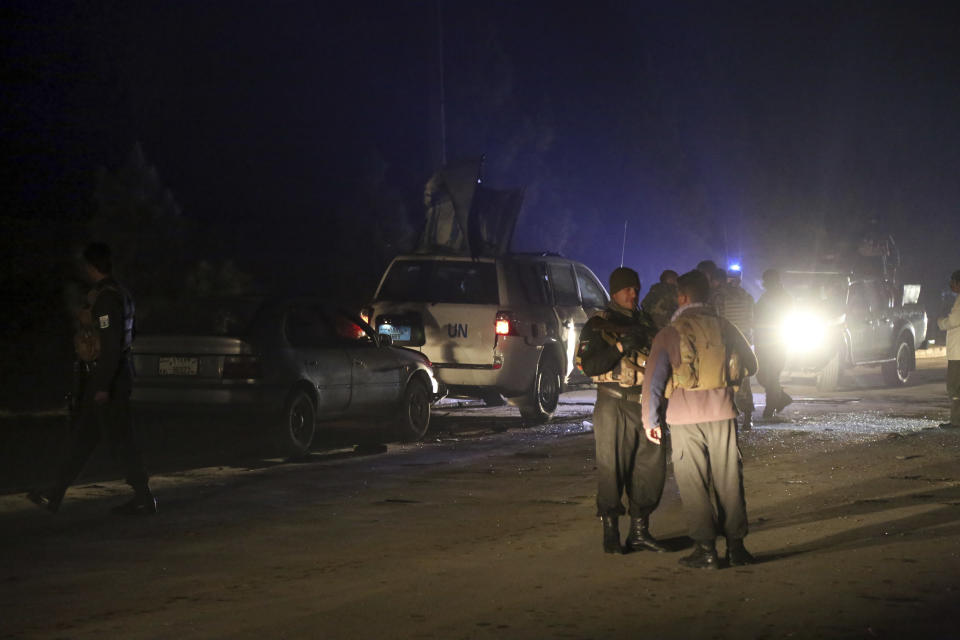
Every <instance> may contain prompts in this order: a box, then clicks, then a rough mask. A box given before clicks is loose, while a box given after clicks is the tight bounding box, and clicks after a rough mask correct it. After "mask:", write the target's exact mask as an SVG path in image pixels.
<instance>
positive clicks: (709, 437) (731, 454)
mask: <svg viewBox="0 0 960 640" xmlns="http://www.w3.org/2000/svg"><path fill="white" fill-rule="evenodd" d="M763 282H764V294H763V296H761V298H760V300H759V301H757V302H756V303H755V302H754V300H753V298H752V297H751V296H750V294H749V293H747V291H745V290H744V289H743V287H742V282H741V275H740V272H739V271H736V270H731V271H726V270H724V269H721V268H719V267H717V265H716V264H715V263H714V262H712V261H710V260H705V261H703V262H701V263H700V264H698V265H697V268H696V269H695V270H692V271H690V272H688V273H685V274H683V275H679V274H677V272H676V271H672V270H666V271H664V272H663V273H662V274H661V275H660V281H659V282H657V283H656V284H654V285H653V286H652V287H650V290H649V292H648V293H647V295H646V296H644V298H643V300H642V302H641V303H640V304H639V306H638V305H637V300H638V298H639V292H640V289H641V283H640V278H639V276H638V275H637V273H636V272H635V271H633V270H632V269H629V268H626V267H620V268H618V269H616V270H615V271H614V272H613V273H612V274H611V275H610V281H609V285H610V294H611V301H610V305H609V307H608V308H607V309H606V310H605V311H604V312H603V313H601V314H599V315H598V316H595V317H594V318H591V319H590V320H589V321H588V322H587V324H586V325H585V326H584V329H583V331H582V333H581V336H580V343H579V345H578V349H577V358H578V364H579V366H580V368H581V369H582V370H583V371H584V373H586V374H587V375H589V376H590V377H591V378H592V379H593V380H594V382H596V384H597V404H596V407H595V409H594V437H595V442H596V455H597V471H598V476H599V477H598V489H597V515H598V516H599V517H600V519H601V522H602V524H603V549H604V551H606V552H608V553H621V552H631V551H642V550H652V551H657V552H664V551H667V550H668V549H667V547H665V546H664V545H663V544H661V543H660V542H659V541H658V540H656V539H655V538H654V537H653V536H652V535H651V533H650V515H651V513H652V512H653V511H654V509H656V507H657V505H658V504H659V502H660V498H661V495H662V492H663V485H664V474H665V468H666V455H667V454H666V449H667V446H665V440H664V438H665V436H666V433H667V431H668V430H667V425H669V434H670V449H671V455H672V460H673V465H674V473H675V475H676V478H677V484H678V487H679V489H680V495H681V499H682V501H683V504H684V510H685V515H686V520H687V524H688V528H689V533H690V537H691V538H692V539H693V540H694V542H695V548H694V551H693V553H692V554H690V555H689V556H686V557H684V558H682V559H681V561H680V562H681V564H684V565H686V566H689V567H693V568H704V569H715V568H718V567H719V564H720V560H719V556H718V554H717V550H716V541H717V539H718V538H719V537H724V538H725V539H726V562H727V563H728V564H729V565H732V566H737V565H745V564H750V563H752V562H753V561H754V559H753V557H752V556H751V555H750V553H749V552H748V551H747V550H746V547H745V546H744V544H743V539H744V537H745V536H746V534H747V515H746V502H745V499H744V494H743V472H742V463H741V460H740V451H739V448H738V446H737V433H738V431H746V430H749V429H751V428H752V425H753V413H754V410H755V407H754V403H753V392H752V389H751V388H750V377H751V376H753V375H755V374H759V371H763V370H766V371H767V374H766V375H762V376H761V377H760V378H759V381H760V383H761V384H762V385H763V386H764V390H765V392H766V403H765V407H764V412H763V415H764V418H765V419H770V418H772V417H773V416H775V415H776V414H777V413H779V412H781V411H783V409H784V408H785V407H786V406H787V405H788V404H790V402H791V399H790V396H789V395H787V394H786V392H784V391H783V389H782V388H781V387H780V383H779V379H780V373H781V371H782V370H783V366H784V364H785V360H786V352H785V347H784V345H783V344H782V343H781V342H780V336H779V333H778V331H776V330H775V329H774V325H775V320H774V318H776V317H777V316H779V314H780V313H781V312H782V311H783V309H784V307H785V305H787V304H789V301H788V298H787V297H786V296H787V294H786V292H785V291H784V289H783V287H782V285H781V284H780V280H779V274H778V273H777V272H776V271H775V270H769V271H767V272H765V273H764V278H763ZM754 340H756V356H755V355H754V348H753V343H754ZM758 358H759V359H760V364H759V367H758ZM624 495H626V499H627V504H628V509H626V510H625V509H624V507H623V503H622V498H623V496H624ZM625 513H629V515H630V525H629V533H628V535H627V538H626V542H625V544H623V545H621V543H620V527H619V523H618V518H619V516H621V515H624V514H625Z"/></svg>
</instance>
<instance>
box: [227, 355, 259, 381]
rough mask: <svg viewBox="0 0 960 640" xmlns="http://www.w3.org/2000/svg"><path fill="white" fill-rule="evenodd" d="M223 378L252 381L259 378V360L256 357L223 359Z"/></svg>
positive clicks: (229, 357) (228, 357)
mask: <svg viewBox="0 0 960 640" xmlns="http://www.w3.org/2000/svg"><path fill="white" fill-rule="evenodd" d="M223 377H224V379H230V380H252V379H255V378H259V377H260V359H259V358H257V357H256V356H227V357H225V358H224V359H223Z"/></svg>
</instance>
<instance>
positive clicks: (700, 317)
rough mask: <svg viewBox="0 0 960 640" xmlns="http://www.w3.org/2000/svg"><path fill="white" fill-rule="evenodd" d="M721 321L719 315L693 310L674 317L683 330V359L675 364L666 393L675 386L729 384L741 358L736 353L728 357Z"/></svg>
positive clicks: (697, 387) (696, 387)
mask: <svg viewBox="0 0 960 640" xmlns="http://www.w3.org/2000/svg"><path fill="white" fill-rule="evenodd" d="M721 323H722V321H721V320H720V318H718V317H716V316H711V315H705V314H690V313H686V314H683V315H681V316H680V317H679V318H677V319H676V320H674V321H673V323H672V326H673V327H674V329H676V331H677V333H678V334H680V362H679V363H678V364H677V366H675V367H673V374H672V375H671V377H670V380H669V382H668V384H667V389H666V396H667V397H670V395H671V394H672V393H673V390H674V389H690V390H694V391H705V390H708V389H722V388H724V387H727V386H730V382H731V378H732V376H731V372H732V371H737V372H739V370H740V361H739V357H737V356H734V357H732V358H731V357H728V354H727V347H726V345H725V344H724V341H723V329H722V324H721ZM735 375H737V374H735Z"/></svg>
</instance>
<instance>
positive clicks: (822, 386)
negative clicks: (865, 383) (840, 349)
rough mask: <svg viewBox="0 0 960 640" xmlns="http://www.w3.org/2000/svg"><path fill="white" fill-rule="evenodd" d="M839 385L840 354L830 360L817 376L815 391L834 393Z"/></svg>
mask: <svg viewBox="0 0 960 640" xmlns="http://www.w3.org/2000/svg"><path fill="white" fill-rule="evenodd" d="M839 385H840V354H839V353H837V354H835V355H834V356H833V357H832V358H830V362H828V363H827V364H826V365H825V366H824V367H823V369H822V370H821V371H820V375H818V376H817V391H836V389H837V387H838V386H839Z"/></svg>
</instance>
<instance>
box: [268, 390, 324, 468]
mask: <svg viewBox="0 0 960 640" xmlns="http://www.w3.org/2000/svg"><path fill="white" fill-rule="evenodd" d="M316 429H317V411H316V409H315V408H314V406H313V401H312V400H310V396H308V395H307V394H306V393H304V392H303V391H296V392H294V393H292V394H291V395H290V398H289V399H288V400H287V403H286V405H285V406H284V410H283V416H282V417H281V419H280V421H279V424H278V425H277V429H276V433H275V438H274V440H275V442H276V446H277V449H278V451H279V453H280V455H282V456H284V457H286V458H301V457H303V456H305V455H307V454H308V453H310V444H311V443H312V442H313V436H314V434H315V433H316Z"/></svg>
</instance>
